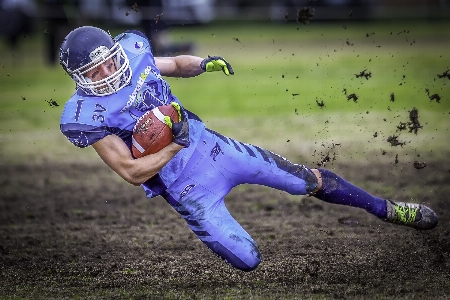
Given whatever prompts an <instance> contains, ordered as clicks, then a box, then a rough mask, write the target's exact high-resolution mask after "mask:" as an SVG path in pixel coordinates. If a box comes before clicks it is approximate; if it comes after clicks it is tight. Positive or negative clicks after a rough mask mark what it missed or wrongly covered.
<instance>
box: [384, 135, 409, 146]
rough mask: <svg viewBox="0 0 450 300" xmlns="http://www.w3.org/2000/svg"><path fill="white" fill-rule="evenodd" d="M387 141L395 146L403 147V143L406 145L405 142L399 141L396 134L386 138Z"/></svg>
mask: <svg viewBox="0 0 450 300" xmlns="http://www.w3.org/2000/svg"><path fill="white" fill-rule="evenodd" d="M387 142H388V143H389V144H391V146H392V147H396V146H401V147H403V145H406V142H400V141H399V140H398V135H391V136H389V137H388V138H387Z"/></svg>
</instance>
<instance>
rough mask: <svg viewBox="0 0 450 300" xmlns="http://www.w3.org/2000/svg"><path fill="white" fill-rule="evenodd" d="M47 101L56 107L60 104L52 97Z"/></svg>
mask: <svg viewBox="0 0 450 300" xmlns="http://www.w3.org/2000/svg"><path fill="white" fill-rule="evenodd" d="M45 102H47V103H48V105H49V106H51V107H56V106H59V104H58V102H56V101H55V100H53V99H50V100H45Z"/></svg>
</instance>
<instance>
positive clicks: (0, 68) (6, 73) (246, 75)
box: [0, 0, 450, 164]
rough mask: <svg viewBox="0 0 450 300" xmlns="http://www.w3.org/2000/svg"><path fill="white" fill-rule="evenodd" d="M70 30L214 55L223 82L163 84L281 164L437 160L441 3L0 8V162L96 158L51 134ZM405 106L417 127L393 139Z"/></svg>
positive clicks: (166, 2) (443, 86) (64, 93)
mask: <svg viewBox="0 0 450 300" xmlns="http://www.w3.org/2000/svg"><path fill="white" fill-rule="evenodd" d="M82 25H94V26H99V27H101V28H103V29H105V30H107V31H109V32H110V33H111V34H112V35H113V36H115V35H117V34H119V33H120V32H122V31H123V30H127V29H138V30H140V31H142V32H144V33H145V34H146V35H147V37H148V38H149V39H150V40H151V44H152V48H153V52H154V54H155V55H160V56H171V55H177V54H193V55H197V56H201V57H206V56H207V55H220V56H223V57H225V58H226V59H227V60H228V61H229V62H230V63H231V64H232V66H233V68H234V70H235V75H234V76H229V77H226V76H224V75H223V74H221V72H214V73H211V74H207V75H202V76H198V77H196V78H191V79H177V78H167V81H168V82H169V83H170V85H171V88H172V91H173V92H174V94H175V95H177V97H178V98H179V99H180V100H181V101H182V103H183V104H184V105H185V106H186V107H187V108H188V109H190V110H192V111H194V112H196V114H198V115H199V116H200V117H201V118H202V119H203V120H204V121H205V123H206V124H207V126H208V127H210V128H211V129H214V130H217V131H219V132H221V133H223V134H225V135H230V136H232V137H234V138H236V139H239V140H242V141H244V142H248V143H255V144H257V145H260V146H263V147H266V148H268V149H269V150H272V151H276V152H278V153H280V154H281V155H284V156H286V157H291V159H298V161H302V162H305V163H314V164H315V163H317V161H318V160H320V159H321V158H320V155H319V154H320V153H323V154H324V155H322V156H324V157H328V153H329V152H330V151H331V150H330V149H333V151H335V150H336V149H337V150H339V155H340V157H339V160H340V161H344V160H348V161H358V162H359V163H361V162H370V160H374V159H375V160H385V161H387V163H391V162H397V161H398V159H397V156H398V155H399V154H401V153H405V152H408V153H409V154H410V155H409V156H406V155H405V156H403V157H405V158H404V159H403V161H404V162H405V163H408V164H412V162H413V161H414V159H417V157H418V156H417V155H422V156H421V159H422V158H423V159H424V160H429V159H438V158H437V157H436V156H438V157H439V159H440V158H446V159H447V158H448V153H450V148H449V144H448V140H450V133H449V128H450V120H449V116H450V100H449V99H450V89H449V84H450V59H449V57H450V0H284V1H283V0H280V1H274V0H258V1H249V0H229V1H224V0H160V1H155V0H0V163H2V162H3V163H23V162H24V161H26V162H27V163H30V162H37V163H42V162H44V163H45V162H46V161H61V162H67V161H69V160H72V161H76V162H78V161H79V160H80V159H82V158H83V159H84V158H86V157H88V156H89V154H86V153H91V154H92V156H91V158H93V159H95V161H96V162H97V161H98V157H97V156H96V155H95V152H94V151H84V150H80V149H77V148H76V147H74V146H73V145H71V144H70V143H69V142H67V141H66V140H65V138H64V136H63V135H62V134H61V133H60V131H59V118H60V116H61V112H62V109H63V107H64V104H65V102H66V101H67V100H68V99H69V98H70V97H71V95H72V94H73V92H74V87H75V85H74V83H73V82H72V80H71V79H70V78H69V77H68V76H66V75H65V73H64V71H63V70H62V68H61V67H60V66H59V60H58V52H59V46H60V44H61V42H62V40H63V38H64V37H65V36H66V35H67V34H68V33H69V32H70V31H71V30H73V29H75V28H76V27H78V26H82ZM364 72H366V74H367V73H370V74H371V76H370V77H364V76H359V77H358V76H356V75H358V74H362V73H364ZM353 96H356V97H353ZM352 97H353V98H352ZM413 107H415V108H417V109H418V110H419V116H420V119H419V120H420V122H421V124H422V125H423V129H421V130H420V131H419V134H417V135H416V134H413V133H409V132H406V131H402V132H400V131H398V127H397V126H398V124H399V122H403V123H405V122H408V114H409V112H410V111H411V110H412V109H413ZM392 136H397V138H398V140H399V145H401V146H399V145H397V146H395V147H394V146H392V145H390V144H389V143H388V142H387V139H388V138H389V137H392ZM336 144H339V145H340V146H339V147H335V145H336ZM337 150H336V151H337ZM79 151H83V153H82V154H81V153H79ZM447 160H448V159H447ZM401 161H402V160H400V162H401Z"/></svg>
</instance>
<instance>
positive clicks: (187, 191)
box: [180, 184, 195, 199]
mask: <svg viewBox="0 0 450 300" xmlns="http://www.w3.org/2000/svg"><path fill="white" fill-rule="evenodd" d="M193 187H195V184H190V185H187V186H186V187H185V188H184V189H183V191H182V192H181V193H180V199H181V198H183V197H184V196H186V195H187V194H188V193H189V192H190V191H191V190H192V188H193Z"/></svg>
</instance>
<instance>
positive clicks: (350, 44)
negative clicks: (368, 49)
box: [345, 39, 353, 46]
mask: <svg viewBox="0 0 450 300" xmlns="http://www.w3.org/2000/svg"><path fill="white" fill-rule="evenodd" d="M345 43H346V44H347V45H349V46H353V43H350V41H349V40H348V39H347V41H345Z"/></svg>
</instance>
